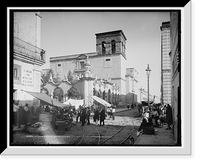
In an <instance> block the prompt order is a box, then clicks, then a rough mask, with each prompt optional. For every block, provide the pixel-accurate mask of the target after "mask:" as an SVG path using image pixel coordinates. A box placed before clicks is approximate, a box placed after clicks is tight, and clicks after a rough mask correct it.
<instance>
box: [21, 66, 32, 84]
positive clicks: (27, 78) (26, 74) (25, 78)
mask: <svg viewBox="0 0 200 164" xmlns="http://www.w3.org/2000/svg"><path fill="white" fill-rule="evenodd" d="M22 73H23V75H22V86H24V87H33V71H32V70H28V69H23V72H22Z"/></svg>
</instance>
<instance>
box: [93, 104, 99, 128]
mask: <svg viewBox="0 0 200 164" xmlns="http://www.w3.org/2000/svg"><path fill="white" fill-rule="evenodd" d="M94 121H95V123H96V125H97V124H98V121H99V110H98V108H96V109H95V111H94Z"/></svg>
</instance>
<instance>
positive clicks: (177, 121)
mask: <svg viewBox="0 0 200 164" xmlns="http://www.w3.org/2000/svg"><path fill="white" fill-rule="evenodd" d="M180 26H181V24H180V13H179V12H171V13H170V31H171V33H170V38H171V52H170V57H171V68H172V70H171V72H172V74H171V83H172V95H171V105H172V111H173V130H174V139H175V144H177V145H181V94H180V92H181V89H180V79H181V77H180V76H181V74H180V67H181V66H180V61H181V60H180V57H181V46H180V41H181V38H180V37H181V27H180Z"/></svg>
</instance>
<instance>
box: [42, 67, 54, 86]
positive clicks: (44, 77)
mask: <svg viewBox="0 0 200 164" xmlns="http://www.w3.org/2000/svg"><path fill="white" fill-rule="evenodd" d="M51 74H52V75H53V70H52V69H49V70H48V71H47V73H43V74H42V76H41V82H42V84H41V87H44V86H45V85H46V84H47V83H48V81H49V79H50V76H51Z"/></svg>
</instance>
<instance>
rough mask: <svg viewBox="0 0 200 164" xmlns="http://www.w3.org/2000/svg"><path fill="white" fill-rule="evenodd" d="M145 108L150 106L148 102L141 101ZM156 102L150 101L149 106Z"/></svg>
mask: <svg viewBox="0 0 200 164" xmlns="http://www.w3.org/2000/svg"><path fill="white" fill-rule="evenodd" d="M141 102H142V105H143V106H148V102H147V101H141ZM153 102H154V101H150V102H149V104H152V103H153Z"/></svg>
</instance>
